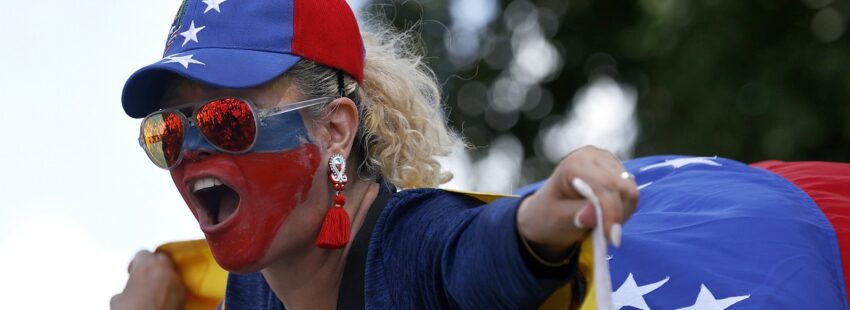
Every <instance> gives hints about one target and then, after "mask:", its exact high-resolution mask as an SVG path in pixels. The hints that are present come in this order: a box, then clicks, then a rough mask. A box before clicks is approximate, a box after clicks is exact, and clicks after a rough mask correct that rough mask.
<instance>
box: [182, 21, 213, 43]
mask: <svg viewBox="0 0 850 310" xmlns="http://www.w3.org/2000/svg"><path fill="white" fill-rule="evenodd" d="M206 27H207V26H201V27H198V28H195V21H194V20H193V21H192V23H191V24H189V30H186V31H183V32H181V33H180V35H181V36H183V37H184V38H186V39H185V40H183V45H182V46H186V43H189V41H194V42H195V43H198V32H201V30H204V28H206Z"/></svg>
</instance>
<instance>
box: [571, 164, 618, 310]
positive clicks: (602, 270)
mask: <svg viewBox="0 0 850 310" xmlns="http://www.w3.org/2000/svg"><path fill="white" fill-rule="evenodd" d="M572 185H573V188H574V189H575V190H576V191H577V192H578V193H579V194H580V195H582V196H584V198H585V199H587V200H588V201H590V203H591V204H593V209H594V210H595V211H596V227H595V228H593V233H592V236H591V238H593V277H594V280H593V283H594V288H595V289H596V307H597V309H599V310H613V309H614V305H613V299H612V298H611V273H610V272H609V271H608V245H607V242H606V240H605V227H604V225H603V224H602V207H601V206H600V204H599V198H598V197H596V194H594V193H593V189H591V188H590V185H587V183H585V182H584V181H582V179H580V178H577V177H576V178H573V182H572Z"/></svg>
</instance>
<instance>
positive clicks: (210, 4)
mask: <svg viewBox="0 0 850 310" xmlns="http://www.w3.org/2000/svg"><path fill="white" fill-rule="evenodd" d="M224 1H227V0H203V1H201V2H203V3H204V4H206V5H207V9H206V10H204V14H207V12H209V11H210V10H216V12H219V13H221V9H220V8H219V7H218V5H219V4H222V3H224Z"/></svg>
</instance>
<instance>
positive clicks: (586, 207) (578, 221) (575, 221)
mask: <svg viewBox="0 0 850 310" xmlns="http://www.w3.org/2000/svg"><path fill="white" fill-rule="evenodd" d="M590 208H592V206H591V205H590V204H586V205H584V207H582V208H581V209H579V210H578V212H576V215H575V216H574V217H573V224H575V225H576V227H577V228H578V229H585V228H586V227H584V225H582V224H581V215H582V214H584V213H586V212H589V211H588V210H589V209H590Z"/></svg>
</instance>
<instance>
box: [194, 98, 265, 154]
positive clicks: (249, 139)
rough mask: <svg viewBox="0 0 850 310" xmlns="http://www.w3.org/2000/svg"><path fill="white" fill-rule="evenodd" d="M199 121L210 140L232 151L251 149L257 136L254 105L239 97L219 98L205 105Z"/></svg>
mask: <svg viewBox="0 0 850 310" xmlns="http://www.w3.org/2000/svg"><path fill="white" fill-rule="evenodd" d="M195 124H197V126H198V129H199V130H200V131H201V134H203V135H204V137H206V138H207V140H208V141H210V143H212V144H214V145H216V146H217V147H219V148H221V149H223V150H225V151H230V152H244V151H247V150H248V148H250V147H251V145H253V144H254V139H255V137H256V136H257V126H256V122H255V121H254V113H252V112H251V107H250V106H249V105H248V103H247V102H245V101H243V100H241V99H237V98H222V99H217V100H213V101H210V102H209V103H207V104H205V105H203V106H201V108H200V109H198V112H197V113H196V114H195Z"/></svg>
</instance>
